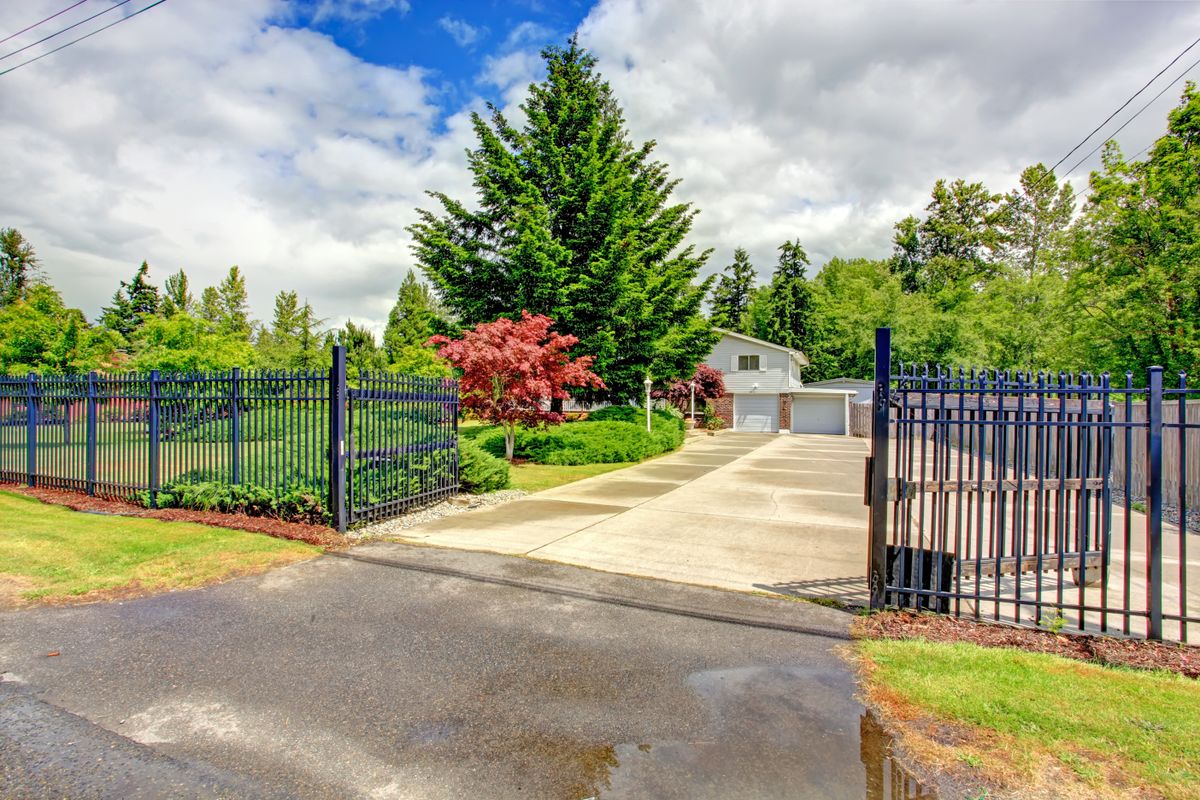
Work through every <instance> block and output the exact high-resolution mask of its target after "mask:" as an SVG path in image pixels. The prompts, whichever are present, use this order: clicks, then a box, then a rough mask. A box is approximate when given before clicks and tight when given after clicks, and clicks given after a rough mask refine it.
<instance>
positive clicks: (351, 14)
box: [308, 0, 412, 23]
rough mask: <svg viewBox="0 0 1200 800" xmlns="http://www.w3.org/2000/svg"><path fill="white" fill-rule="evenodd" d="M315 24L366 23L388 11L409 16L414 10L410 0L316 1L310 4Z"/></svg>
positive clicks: (310, 12)
mask: <svg viewBox="0 0 1200 800" xmlns="http://www.w3.org/2000/svg"><path fill="white" fill-rule="evenodd" d="M308 5H309V8H310V9H311V10H310V11H309V16H310V18H311V19H312V21H313V22H314V23H322V22H327V21H329V20H335V19H336V20H343V21H345V22H366V21H368V20H372V19H374V18H375V17H378V16H379V15H381V14H385V13H387V12H388V11H393V10H394V11H399V12H400V13H401V14H407V13H408V12H409V11H411V10H412V3H410V2H409V0H315V1H314V2H311V3H309V4H308Z"/></svg>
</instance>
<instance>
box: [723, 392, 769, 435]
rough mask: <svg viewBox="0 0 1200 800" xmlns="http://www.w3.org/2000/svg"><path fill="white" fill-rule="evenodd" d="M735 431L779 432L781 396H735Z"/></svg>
mask: <svg viewBox="0 0 1200 800" xmlns="http://www.w3.org/2000/svg"><path fill="white" fill-rule="evenodd" d="M733 429H734V430H735V431H757V432H760V433H778V432H779V395H777V394H735V395H734V396H733Z"/></svg>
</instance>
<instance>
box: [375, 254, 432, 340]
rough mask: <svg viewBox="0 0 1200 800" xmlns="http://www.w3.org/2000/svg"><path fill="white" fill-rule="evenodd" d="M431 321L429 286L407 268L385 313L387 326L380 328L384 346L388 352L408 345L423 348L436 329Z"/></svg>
mask: <svg viewBox="0 0 1200 800" xmlns="http://www.w3.org/2000/svg"><path fill="white" fill-rule="evenodd" d="M433 320H434V311H433V299H432V297H431V293H430V291H429V287H428V286H426V285H425V284H423V283H421V282H420V281H418V280H417V276H416V275H414V274H413V272H412V270H409V272H408V274H407V275H405V276H404V281H403V282H402V283H401V284H400V290H399V291H398V292H397V293H396V304H395V305H393V306H392V310H391V311H390V312H389V313H388V321H387V327H386V328H385V329H384V331H383V346H384V348H385V349H387V351H388V353H389V354H391V353H399V352H400V351H401V350H404V349H405V348H408V347H424V346H425V343H426V342H427V341H429V337H430V336H433V334H434V332H435V331H434V330H433Z"/></svg>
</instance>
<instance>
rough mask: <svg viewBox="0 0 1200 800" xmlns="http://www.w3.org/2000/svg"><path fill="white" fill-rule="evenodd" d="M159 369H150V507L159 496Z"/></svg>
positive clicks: (152, 506) (148, 468)
mask: <svg viewBox="0 0 1200 800" xmlns="http://www.w3.org/2000/svg"><path fill="white" fill-rule="evenodd" d="M158 411H159V409H158V370H156V369H152V370H150V436H149V440H150V442H149V444H150V453H149V458H148V459H147V478H146V487H147V489H148V490H149V492H150V507H151V508H155V507H156V506H157V496H158V456H159V441H158V438H159V437H158Z"/></svg>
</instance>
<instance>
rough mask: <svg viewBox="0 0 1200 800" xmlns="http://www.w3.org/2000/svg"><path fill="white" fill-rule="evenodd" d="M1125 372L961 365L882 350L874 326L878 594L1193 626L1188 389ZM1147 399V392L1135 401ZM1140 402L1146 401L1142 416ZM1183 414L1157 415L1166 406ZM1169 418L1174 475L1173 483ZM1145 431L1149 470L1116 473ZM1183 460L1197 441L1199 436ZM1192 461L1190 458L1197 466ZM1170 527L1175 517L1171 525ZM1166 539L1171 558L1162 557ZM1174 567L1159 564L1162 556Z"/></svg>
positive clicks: (873, 545) (883, 599) (886, 600)
mask: <svg viewBox="0 0 1200 800" xmlns="http://www.w3.org/2000/svg"><path fill="white" fill-rule="evenodd" d="M1178 386H1179V388H1178V389H1176V390H1166V391H1165V392H1164V389H1163V385H1162V370H1161V369H1159V368H1152V369H1151V370H1150V374H1149V375H1148V385H1146V386H1137V385H1135V384H1134V382H1133V376H1132V375H1127V376H1125V380H1124V381H1123V382H1122V384H1121V385H1119V386H1117V387H1113V386H1112V385H1111V384H1110V379H1109V376H1108V375H1101V376H1097V377H1093V376H1090V375H1087V374H1083V375H1078V376H1075V375H1066V374H1057V375H1046V374H1044V373H1038V374H1028V373H1010V372H998V371H976V370H972V371H970V372H965V371H963V370H961V369H959V370H955V371H951V370H948V369H944V368H941V367H932V368H931V367H929V366H923V367H916V366H914V365H904V364H900V365H897V368H896V369H894V370H893V367H892V363H891V333H890V330H888V329H880V330H879V331H877V333H876V363H875V396H874V403H873V407H872V432H871V453H872V454H871V457H870V458H869V459H868V467H867V497H866V500H867V503H868V505H869V506H870V556H869V558H870V564H869V577H870V593H871V606H872V607H873V608H882V607H885V606H896V607H907V608H919V609H926V610H932V611H938V612H942V613H951V614H955V615H964V616H965V615H969V616H972V617H975V618H983V619H991V620H997V621H1006V622H1015V623H1020V624H1034V625H1042V626H1046V627H1052V628H1054V629H1058V628H1061V627H1069V628H1071V629H1076V630H1081V631H1083V630H1089V631H1096V632H1119V633H1124V634H1137V635H1146V636H1148V637H1150V638H1163V636H1164V621H1165V622H1166V623H1175V624H1171V625H1169V627H1170V630H1169V631H1167V632H1166V635H1167V637H1168V638H1177V639H1179V640H1182V641H1187V640H1188V633H1189V630H1188V626H1189V625H1194V624H1196V623H1197V622H1200V597H1197V592H1196V591H1195V586H1196V582H1197V579H1198V578H1200V576H1198V575H1191V576H1190V577H1191V582H1192V589H1191V591H1189V572H1193V573H1194V572H1197V569H1198V568H1197V567H1194V566H1191V565H1189V563H1188V544H1189V542H1188V539H1189V538H1190V537H1191V536H1194V535H1195V534H1194V533H1189V532H1188V524H1189V523H1188V513H1187V512H1188V508H1187V499H1188V498H1187V493H1186V480H1185V479H1184V478H1186V471H1187V460H1188V451H1189V443H1188V440H1189V436H1192V437H1195V436H1200V425H1195V424H1192V423H1191V422H1189V416H1188V414H1187V413H1186V412H1187V409H1186V403H1187V400H1188V398H1189V397H1191V396H1196V397H1197V398H1200V390H1196V389H1188V388H1187V384H1186V377H1185V376H1180V377H1179V384H1178ZM1141 398H1144V400H1142V399H1141ZM1135 403H1136V404H1139V405H1140V406H1141V407H1144V408H1145V409H1146V410H1147V413H1145V414H1144V415H1143V416H1144V418H1143V419H1138V414H1136V413H1134V412H1135V408H1134V406H1135ZM1176 406H1177V407H1178V408H1177V411H1178V413H1177V420H1178V421H1177V422H1175V423H1170V422H1168V423H1164V421H1163V410H1164V408H1172V409H1175V408H1176ZM1164 428H1165V429H1166V432H1167V434H1168V435H1170V434H1174V435H1175V437H1176V438H1175V442H1176V456H1177V460H1176V461H1175V462H1174V465H1173V466H1171V465H1168V466H1169V467H1170V468H1171V469H1174V470H1176V471H1178V472H1180V473H1182V475H1172V476H1171V477H1175V478H1178V480H1176V482H1175V484H1173V485H1175V486H1178V487H1179V490H1178V495H1177V497H1174V498H1172V497H1169V496H1168V497H1166V498H1165V499H1166V501H1167V503H1168V505H1169V506H1171V507H1172V508H1173V509H1174V514H1175V516H1176V517H1177V522H1176V523H1175V524H1174V525H1171V524H1168V525H1167V527H1168V530H1167V531H1164V519H1163V517H1164V515H1163V507H1164V492H1163V483H1164V476H1163V472H1164V459H1163V436H1164ZM1141 440H1144V441H1145V442H1146V448H1145V452H1146V454H1147V455H1146V460H1147V463H1146V470H1145V473H1144V474H1145V475H1146V481H1145V485H1143V486H1139V485H1137V484H1136V483H1134V482H1132V481H1131V478H1130V475H1131V474H1133V472H1134V470H1132V469H1130V468H1129V466H1130V464H1129V463H1125V464H1124V467H1125V468H1124V469H1123V470H1121V471H1120V472H1121V474H1123V475H1124V480H1123V481H1122V482H1121V483H1120V484H1117V485H1114V483H1113V480H1112V476H1113V474H1114V465H1113V457H1114V452H1116V453H1118V454H1123V455H1121V457H1122V458H1125V459H1130V458H1132V457H1133V456H1132V454H1133V453H1134V449H1135V448H1134V447H1133V445H1134V444H1135V443H1140V441H1141ZM1191 452H1192V454H1193V455H1192V459H1193V460H1195V458H1196V455H1195V453H1197V452H1200V450H1197V449H1193V450H1192V451H1191ZM1193 468H1194V467H1193ZM1171 528H1173V530H1172V529H1171ZM1164 549H1166V550H1167V556H1166V558H1165V559H1164ZM1175 564H1177V565H1178V566H1177V567H1176V568H1175V569H1173V570H1171V571H1170V574H1166V575H1164V565H1167V566H1172V565H1175Z"/></svg>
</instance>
